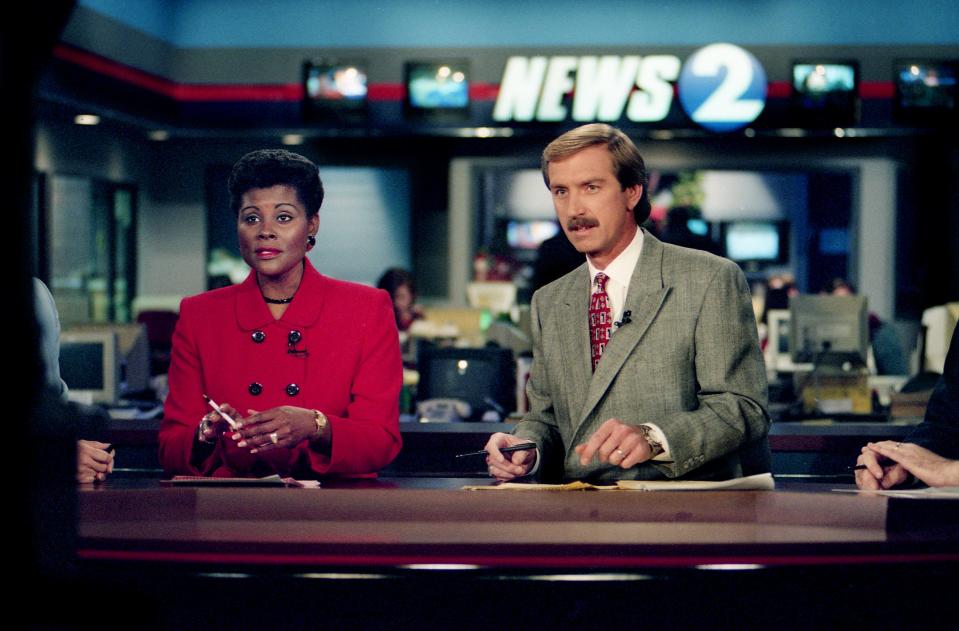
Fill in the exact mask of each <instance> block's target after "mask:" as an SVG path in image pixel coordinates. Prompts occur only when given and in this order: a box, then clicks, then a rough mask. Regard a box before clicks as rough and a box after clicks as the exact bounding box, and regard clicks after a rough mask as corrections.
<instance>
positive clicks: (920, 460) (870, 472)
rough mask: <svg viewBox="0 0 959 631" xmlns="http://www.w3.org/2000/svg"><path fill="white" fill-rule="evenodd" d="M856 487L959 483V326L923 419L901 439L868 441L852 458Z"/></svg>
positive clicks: (958, 484)
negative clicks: (860, 467) (913, 483)
mask: <svg viewBox="0 0 959 631" xmlns="http://www.w3.org/2000/svg"><path fill="white" fill-rule="evenodd" d="M856 463H857V464H859V465H864V466H865V467H866V468H865V469H859V470H857V471H856V486H858V487H859V488H861V489H866V490H876V489H889V488H892V487H894V486H899V485H901V484H905V483H908V482H910V479H911V478H914V479H916V480H918V481H920V482H923V483H925V484H928V485H929V486H959V327H957V328H956V330H955V331H954V332H953V334H952V341H951V342H950V343H949V353H948V354H947V355H946V365H945V369H944V371H943V373H942V377H940V379H939V382H938V383H937V384H936V387H935V389H934V390H933V391H932V396H931V397H930V398H929V405H928V406H927V407H926V416H925V418H924V419H923V421H922V423H920V424H919V425H917V426H916V428H915V429H914V430H913V431H912V432H910V433H909V435H908V436H907V437H906V438H905V439H903V441H902V442H895V441H891V440H884V441H882V442H878V443H868V444H867V445H866V446H865V447H863V448H862V453H861V454H860V455H859V458H858V459H857V460H856Z"/></svg>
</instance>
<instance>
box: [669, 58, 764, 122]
mask: <svg viewBox="0 0 959 631" xmlns="http://www.w3.org/2000/svg"><path fill="white" fill-rule="evenodd" d="M678 87H679V89H678V92H679V102H680V104H681V105H682V106H683V109H684V110H685V111H686V114H688V115H689V117H690V118H691V119H692V120H693V121H694V122H695V123H697V124H699V125H701V126H703V127H705V128H706V129H709V130H712V131H719V132H723V131H733V130H735V129H739V128H740V127H744V126H745V125H748V124H749V123H751V122H753V121H754V120H756V118H757V117H758V116H759V114H760V113H761V112H762V111H763V108H764V107H765V105H766V88H767V85H766V72H765V71H764V70H763V67H762V65H761V64H760V63H759V61H758V60H757V59H756V58H755V57H753V55H752V54H750V53H749V52H748V51H746V50H743V49H742V48H740V47H738V46H734V45H732V44H710V45H709V46H706V47H704V48H700V49H699V50H697V51H696V52H694V53H693V54H692V55H691V56H690V57H689V59H687V60H686V63H685V64H683V70H682V72H681V73H680V75H679V86H678Z"/></svg>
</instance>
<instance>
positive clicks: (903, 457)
mask: <svg viewBox="0 0 959 631" xmlns="http://www.w3.org/2000/svg"><path fill="white" fill-rule="evenodd" d="M865 449H871V450H872V451H874V452H875V453H877V454H879V455H881V456H884V457H886V458H888V459H889V460H892V461H893V462H895V463H898V465H899V466H900V467H902V468H903V469H905V470H906V471H908V472H909V473H911V474H913V475H914V476H916V477H917V478H919V479H920V480H921V481H923V482H925V483H926V484H928V485H929V486H959V460H950V459H948V458H943V457H942V456H940V455H938V454H935V453H933V452H931V451H929V450H928V449H926V448H924V447H920V446H919V445H914V444H912V443H897V442H894V441H891V440H884V441H882V442H881V443H869V444H867V445H866V447H865Z"/></svg>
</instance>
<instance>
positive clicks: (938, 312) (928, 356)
mask: <svg viewBox="0 0 959 631" xmlns="http://www.w3.org/2000/svg"><path fill="white" fill-rule="evenodd" d="M957 322H959V302H950V303H947V304H944V305H937V306H935V307H929V308H928V309H926V310H925V311H923V312H922V327H923V330H924V331H925V338H924V339H923V340H922V342H923V343H922V344H921V349H922V356H921V357H920V358H919V372H923V371H927V370H928V371H932V372H937V373H939V374H942V373H943V371H944V370H945V365H946V354H947V353H948V352H949V344H950V343H951V342H952V335H953V331H955V329H956V323H957Z"/></svg>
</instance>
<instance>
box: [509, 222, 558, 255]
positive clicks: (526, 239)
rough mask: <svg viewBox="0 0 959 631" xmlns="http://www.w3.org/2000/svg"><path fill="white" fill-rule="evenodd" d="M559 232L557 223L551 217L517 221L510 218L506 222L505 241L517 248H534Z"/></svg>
mask: <svg viewBox="0 0 959 631" xmlns="http://www.w3.org/2000/svg"><path fill="white" fill-rule="evenodd" d="M557 232H559V224H557V223H556V222H555V221H553V220H551V219H547V220H542V219H537V220H532V221H518V220H515V219H511V220H509V221H508V222H507V223H506V242H507V243H509V247H511V248H516V249H517V250H536V249H538V248H539V246H540V245H541V244H542V243H543V241H545V240H546V239H549V238H551V237H553V236H555V235H556V233H557Z"/></svg>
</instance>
